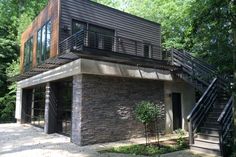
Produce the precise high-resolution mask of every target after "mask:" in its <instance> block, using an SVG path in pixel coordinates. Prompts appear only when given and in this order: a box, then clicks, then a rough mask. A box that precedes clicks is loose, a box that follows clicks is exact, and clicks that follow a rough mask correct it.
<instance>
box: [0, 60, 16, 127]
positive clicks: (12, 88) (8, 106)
mask: <svg viewBox="0 0 236 157" xmlns="http://www.w3.org/2000/svg"><path fill="white" fill-rule="evenodd" d="M8 65H9V66H8V67H7V69H6V76H7V77H8V78H11V77H13V76H15V75H17V74H19V71H20V70H19V60H17V61H13V62H12V63H11V64H8ZM15 101H16V83H15V82H13V83H11V84H9V85H8V93H6V94H5V95H4V96H3V97H0V123H4V122H14V121H15V120H14V113H15Z"/></svg>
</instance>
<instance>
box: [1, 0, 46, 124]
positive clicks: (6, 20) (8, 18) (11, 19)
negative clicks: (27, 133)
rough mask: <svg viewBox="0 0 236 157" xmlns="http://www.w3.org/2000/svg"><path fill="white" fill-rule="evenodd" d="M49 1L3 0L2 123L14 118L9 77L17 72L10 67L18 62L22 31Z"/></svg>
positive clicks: (12, 91)
mask: <svg viewBox="0 0 236 157" xmlns="http://www.w3.org/2000/svg"><path fill="white" fill-rule="evenodd" d="M46 4H47V0H41V1H38V0H25V1H23V0H0V17H1V18H0V63H1V65H0V115H1V116H0V122H3V121H9V120H12V119H13V118H14V116H13V115H12V113H14V107H12V106H13V105H12V102H13V100H14V101H15V88H13V87H14V83H13V86H12V83H11V82H8V81H7V80H8V79H9V78H10V77H12V76H13V75H16V74H17V70H14V68H9V67H15V66H16V64H18V62H17V59H18V58H19V54H20V52H19V47H20V36H21V33H22V32H23V31H24V30H25V29H26V27H28V25H29V24H30V23H31V21H32V20H33V19H34V18H35V16H36V15H37V14H38V13H39V12H40V11H41V10H42V8H43V7H44V6H45V5H46ZM11 64H12V65H11ZM16 69H17V68H16ZM11 71H12V72H13V73H12V74H11V75H9V73H10V72H11Z"/></svg>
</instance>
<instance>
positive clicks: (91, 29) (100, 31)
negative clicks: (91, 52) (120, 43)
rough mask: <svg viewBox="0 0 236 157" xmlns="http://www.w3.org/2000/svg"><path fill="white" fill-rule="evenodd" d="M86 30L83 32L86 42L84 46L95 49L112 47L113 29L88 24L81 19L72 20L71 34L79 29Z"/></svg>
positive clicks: (111, 48) (109, 49)
mask: <svg viewBox="0 0 236 157" xmlns="http://www.w3.org/2000/svg"><path fill="white" fill-rule="evenodd" d="M87 28H88V32H87V33H85V35H86V41H85V42H86V43H85V46H88V47H90V48H96V49H103V50H108V51H112V50H113V47H114V40H113V37H114V34H115V31H114V30H112V29H108V28H104V27H100V26H96V25H92V24H88V23H85V22H81V21H76V20H73V21H72V34H74V33H76V32H78V31H80V30H87Z"/></svg>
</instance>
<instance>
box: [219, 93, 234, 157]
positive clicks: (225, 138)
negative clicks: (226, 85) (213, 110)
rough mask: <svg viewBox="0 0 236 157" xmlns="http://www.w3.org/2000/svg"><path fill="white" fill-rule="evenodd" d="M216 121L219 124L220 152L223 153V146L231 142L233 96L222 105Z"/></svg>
mask: <svg viewBox="0 0 236 157" xmlns="http://www.w3.org/2000/svg"><path fill="white" fill-rule="evenodd" d="M217 122H218V123H219V124H220V147H221V154H222V155H223V156H224V155H225V150H226V149H225V147H226V146H227V145H228V144H230V142H232V141H231V140H232V139H231V137H230V134H231V133H232V124H233V96H231V98H230V99H229V101H228V103H227V104H226V106H225V107H224V110H223V112H222V113H221V115H220V116H219V118H218V120H217Z"/></svg>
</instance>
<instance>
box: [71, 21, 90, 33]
mask: <svg viewBox="0 0 236 157" xmlns="http://www.w3.org/2000/svg"><path fill="white" fill-rule="evenodd" d="M86 28H87V24H86V23H85V22H80V21H75V20H73V22H72V34H75V33H76V32H79V31H81V30H86Z"/></svg>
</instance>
